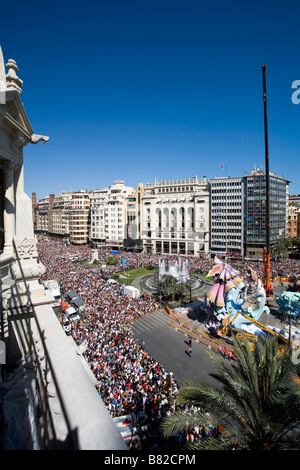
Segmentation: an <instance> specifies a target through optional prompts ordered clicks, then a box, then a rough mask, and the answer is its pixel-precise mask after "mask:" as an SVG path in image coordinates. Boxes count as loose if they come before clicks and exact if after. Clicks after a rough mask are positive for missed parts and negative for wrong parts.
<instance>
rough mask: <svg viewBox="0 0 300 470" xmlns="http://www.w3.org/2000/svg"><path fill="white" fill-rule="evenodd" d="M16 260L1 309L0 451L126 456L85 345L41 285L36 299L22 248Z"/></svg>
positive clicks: (122, 442)
mask: <svg viewBox="0 0 300 470" xmlns="http://www.w3.org/2000/svg"><path fill="white" fill-rule="evenodd" d="M11 261H12V263H15V264H16V266H17V269H18V272H19V277H18V279H17V280H16V279H14V280H13V279H12V280H11V288H10V292H11V295H10V296H6V297H7V299H6V302H5V305H4V308H1V334H2V337H1V340H2V343H1V344H2V345H4V346H5V354H3V353H2V355H0V359H1V361H0V362H1V381H0V392H1V397H2V402H1V406H0V411H1V413H0V418H1V419H0V431H1V432H0V436H1V440H0V448H2V449H3V450H18V449H21V450H24V449H27V450H32V449H36V450H53V449H54V450H56V449H58V450H85V449H86V450H122V449H123V450H124V449H127V446H126V445H125V443H124V441H123V439H122V437H121V435H120V433H119V431H118V429H117V427H116V425H115V423H114V422H113V420H112V419H111V417H110V414H109V412H108V410H107V409H106V407H105V405H104V403H103V402H102V400H101V397H100V395H99V394H98V392H97V390H96V382H95V380H96V379H95V377H94V376H93V374H92V373H91V371H90V369H89V368H88V366H87V363H86V362H85V360H84V359H83V357H82V351H83V350H84V345H80V346H76V344H75V342H74V341H73V339H72V338H71V337H68V336H67V335H66V334H65V332H64V330H63V328H62V327H61V324H60V323H59V321H58V318H57V316H56V314H55V312H54V310H53V308H52V303H53V300H54V298H53V297H51V295H50V294H46V291H45V290H44V289H43V287H42V286H41V285H40V286H39V289H40V290H39V296H37V295H33V293H32V292H33V291H32V286H31V282H32V281H31V280H30V279H29V280H28V278H27V277H26V272H25V271H26V270H24V269H23V266H22V259H20V257H19V254H18V250H17V249H16V246H15V256H14V259H13V258H12V260H11ZM15 272H16V268H15ZM5 282H6V284H7V276H6V281H5ZM6 287H7V286H6ZM6 294H7V292H6ZM1 299H2V297H1ZM1 307H2V305H1Z"/></svg>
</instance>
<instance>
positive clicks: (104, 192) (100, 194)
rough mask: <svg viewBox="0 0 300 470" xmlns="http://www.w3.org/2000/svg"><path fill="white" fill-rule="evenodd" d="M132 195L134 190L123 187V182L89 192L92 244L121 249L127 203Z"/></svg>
mask: <svg viewBox="0 0 300 470" xmlns="http://www.w3.org/2000/svg"><path fill="white" fill-rule="evenodd" d="M133 193H134V188H132V187H129V186H125V184H124V181H115V184H113V185H111V186H109V187H108V188H105V189H99V190H95V191H91V192H90V194H89V197H90V200H91V225H90V239H91V241H92V242H93V243H94V244H99V245H109V246H112V247H114V248H121V247H123V244H124V238H125V230H126V220H127V201H128V197H129V196H131V195H133Z"/></svg>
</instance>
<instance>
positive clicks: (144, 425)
mask: <svg viewBox="0 0 300 470" xmlns="http://www.w3.org/2000/svg"><path fill="white" fill-rule="evenodd" d="M38 251H39V259H40V261H41V262H42V263H43V264H44V265H45V267H46V273H45V274H44V276H43V280H46V279H48V280H50V279H56V280H57V281H58V282H59V284H60V286H61V291H62V293H63V294H66V293H67V292H68V291H71V290H72V291H75V292H76V293H77V295H78V296H79V297H80V298H81V299H82V300H83V301H84V304H85V310H84V312H83V315H82V318H81V320H80V321H79V322H77V323H74V324H73V327H72V336H73V338H74V340H75V341H76V343H77V344H78V345H79V344H85V345H86V349H85V352H84V353H83V355H84V357H85V359H86V361H87V362H88V364H89V366H90V368H91V370H92V371H93V373H94V375H95V377H96V378H97V383H98V385H97V390H98V392H99V394H100V396H101V398H102V400H103V401H104V403H105V405H106V406H107V408H108V410H109V411H110V413H111V416H112V417H116V416H123V415H127V414H132V413H134V415H135V416H136V418H137V425H138V427H139V432H140V440H138V441H137V443H135V444H134V445H138V446H143V448H149V449H158V448H161V447H160V446H162V443H161V438H160V435H159V431H158V427H159V422H160V419H161V418H162V417H163V416H164V415H165V414H170V413H172V412H173V411H174V410H175V406H176V405H175V398H176V394H177V392H178V388H179V385H178V383H177V381H176V379H175V378H173V377H171V376H170V374H169V373H168V371H167V370H165V369H164V367H163V366H162V365H161V364H159V363H158V362H157V361H156V360H155V358H153V357H152V356H151V355H150V354H148V353H147V351H146V350H145V349H144V347H143V344H139V343H138V342H136V341H135V340H134V338H133V335H132V329H131V325H132V323H133V322H134V321H135V320H136V319H137V318H139V317H141V316H143V315H147V314H150V313H151V312H154V311H156V310H157V309H158V308H159V303H158V302H157V300H156V299H155V298H153V297H150V296H146V295H143V294H141V295H140V296H139V297H138V298H131V297H129V296H127V295H124V294H123V293H122V290H121V289H120V284H119V283H112V282H110V278H109V276H110V275H111V274H113V273H115V272H116V271H120V270H121V265H122V263H121V260H125V267H126V269H130V268H132V269H136V268H139V267H146V266H149V265H153V266H154V267H157V266H158V261H159V259H160V258H161V256H160V255H156V254H147V253H132V252H128V253H127V252H120V253H114V256H115V257H116V258H118V260H119V263H118V264H116V265H110V266H109V265H107V264H106V259H107V257H108V256H109V254H110V251H109V250H101V251H100V252H99V262H98V263H97V264H92V265H91V264H89V265H88V263H84V261H86V262H90V261H91V257H92V250H91V248H90V246H88V245H84V246H74V245H70V246H66V244H65V243H64V242H63V240H61V239H58V238H54V237H50V236H49V235H39V236H38ZM75 258H76V259H78V260H80V262H74V259H75ZM165 259H166V260H168V257H167V256H165ZM190 262H191V263H192V269H193V270H195V271H201V272H202V273H204V274H207V273H208V272H209V270H210V269H211V268H212V266H213V264H214V260H212V259H208V258H191V259H190ZM190 266H191V265H190ZM235 267H236V268H237V269H239V266H235ZM241 267H242V266H240V268H241ZM280 267H282V269H284V270H285V272H286V271H289V270H291V272H293V273H294V274H295V273H298V272H299V275H300V263H299V262H297V263H296V265H295V264H294V263H293V261H292V260H288V261H287V265H286V268H285V267H284V266H281V265H280ZM242 268H243V269H244V266H243V267H242ZM253 269H255V270H256V271H257V269H256V266H253ZM240 271H241V270H240ZM246 271H247V270H246V269H245V273H246ZM241 274H242V275H243V272H241ZM259 274H260V273H259V272H258V275H259ZM276 274H277V273H276ZM202 432H204V431H203V430H198V431H197V430H191V433H188V434H187V435H185V436H179V437H180V438H182V439H183V440H184V439H185V440H186V439H188V440H191V439H194V438H195V436H196V437H197V438H200V437H201V435H202ZM209 432H211V433H214V432H216V430H215V429H214V430H210V431H209ZM192 436H194V437H192Z"/></svg>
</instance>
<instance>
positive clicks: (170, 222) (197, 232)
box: [142, 177, 209, 256]
mask: <svg viewBox="0 0 300 470" xmlns="http://www.w3.org/2000/svg"><path fill="white" fill-rule="evenodd" d="M142 213H143V220H142V224H143V230H142V237H143V241H144V250H145V251H146V252H149V253H151V252H153V253H162V254H174V255H180V254H184V255H186V254H190V255H195V256H199V255H200V254H201V253H203V254H204V253H207V252H208V249H209V185H208V181H207V180H206V178H205V177H204V178H203V180H202V181H198V178H197V177H194V178H192V179H184V180H175V181H160V182H157V181H156V182H155V183H152V184H147V185H146V186H145V193H144V197H143V209H142Z"/></svg>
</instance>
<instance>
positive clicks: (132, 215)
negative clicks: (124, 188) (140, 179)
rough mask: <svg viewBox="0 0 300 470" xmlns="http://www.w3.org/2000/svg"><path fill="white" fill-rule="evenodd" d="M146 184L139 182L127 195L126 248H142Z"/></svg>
mask: <svg viewBox="0 0 300 470" xmlns="http://www.w3.org/2000/svg"><path fill="white" fill-rule="evenodd" d="M143 196H144V185H143V184H142V183H139V184H138V185H137V187H136V189H135V190H133V192H132V194H129V195H128V197H127V208H126V213H127V215H126V229H125V239H124V248H126V249H128V250H130V249H135V250H142V249H143V240H142V209H143Z"/></svg>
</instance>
